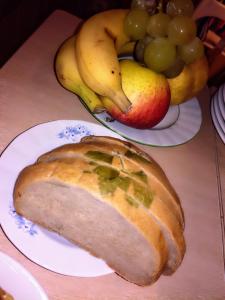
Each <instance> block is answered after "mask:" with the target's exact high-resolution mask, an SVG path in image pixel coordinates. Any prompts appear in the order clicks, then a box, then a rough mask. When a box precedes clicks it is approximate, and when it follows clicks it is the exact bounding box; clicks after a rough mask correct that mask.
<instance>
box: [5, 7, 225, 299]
mask: <svg viewBox="0 0 225 300" xmlns="http://www.w3.org/2000/svg"><path fill="white" fill-rule="evenodd" d="M80 21H81V20H80V19H78V18H76V17H75V16H73V15H70V14H69V13H67V12H64V11H60V10H58V11H55V12H54V13H53V14H52V15H51V16H50V17H49V18H48V19H47V20H46V21H45V22H44V23H43V24H42V25H41V26H40V28H39V29H38V30H37V31H36V32H34V34H33V35H32V36H31V37H30V38H29V39H28V40H27V41H26V42H25V43H24V44H23V45H22V47H21V48H20V49H19V50H18V51H17V52H16V53H15V54H14V55H13V56H12V57H11V58H10V60H9V61H8V62H7V63H6V64H5V65H4V66H3V68H2V69H1V70H0V151H3V150H4V149H5V147H6V146H7V145H8V143H9V142H10V141H11V140H12V139H13V138H14V137H15V136H17V135H18V134H19V133H21V132H22V131H24V130H26V129H27V128H30V127H32V126H34V125H36V124H40V123H42V122H47V121H52V120H58V119H78V120H85V121H90V122H94V123H97V121H96V119H95V118H94V117H93V116H92V115H91V114H90V113H89V112H88V111H87V110H86V109H85V108H84V107H83V105H82V104H81V103H80V101H79V100H78V98H77V97H76V96H75V95H74V94H72V93H70V92H68V91H66V90H65V89H63V88H62V87H61V86H60V85H59V83H58V82H57V80H56V77H55V74H54V70H53V63H54V55H55V52H56V50H57V49H58V47H59V45H60V44H61V43H62V42H63V41H64V40H65V39H66V38H67V37H68V36H70V35H71V34H72V33H73V32H74V30H75V28H76V27H77V26H78V24H79V23H80ZM198 100H199V102H200V105H201V108H202V112H203V122H202V126H201V129H200V132H199V133H198V134H197V135H196V136H195V137H194V138H193V139H192V140H191V141H189V142H188V143H186V144H183V145H180V146H176V147H168V148H167V147H166V148H160V147H149V146H143V145H139V147H141V148H142V149H144V150H145V151H146V152H148V153H149V154H150V155H152V156H153V158H154V159H156V161H158V163H159V164H160V165H161V166H162V168H163V169H164V171H165V172H166V174H167V176H168V177H169V179H170V181H171V183H172V184H173V185H174V187H175V189H176V191H177V193H178V194H179V196H180V198H181V203H182V206H183V209H184V213H185V217H186V229H185V238H186V242H187V252H186V255H185V257H184V261H183V263H182V265H181V266H180V268H179V269H178V270H177V272H176V273H175V274H174V275H172V276H170V277H166V276H162V277H161V278H160V279H159V280H158V281H157V282H156V283H155V284H154V285H152V286H150V287H139V286H136V285H134V284H131V283H129V282H126V281H125V280H123V279H121V278H120V277H119V276H117V275H116V274H114V273H113V274H109V275H106V276H101V277H96V278H77V277H72V276H63V275H60V274H56V273H53V272H51V271H49V270H46V269H44V268H42V267H40V266H38V265H37V264H35V263H33V262H31V261H30V260H29V259H27V258H26V257H25V256H24V255H23V254H22V253H20V252H19V251H18V250H17V249H16V248H15V247H14V245H13V244H12V243H11V242H10V241H9V240H8V239H7V237H6V236H5V234H4V233H3V231H2V230H1V229H0V250H1V251H3V252H5V253H6V254H8V255H10V256H11V257H13V258H14V259H16V260H17V261H18V262H20V263H21V264H22V265H23V266H24V267H25V268H26V269H27V270H28V271H29V272H30V273H31V274H32V275H33V276H34V277H35V278H36V279H37V280H38V281H39V283H40V284H41V286H42V287H43V288H44V290H45V291H46V293H47V295H48V296H49V299H50V300H93V299H98V300H106V299H107V300H116V299H120V300H139V299H140V300H145V299H146V300H147V299H148V300H155V299H158V300H172V299H176V300H179V299H182V300H185V299H187V300H192V299H193V300H194V299H204V300H207V299H208V300H212V299H217V300H219V299H224V298H225V282H224V275H225V273H224V240H223V239H224V232H225V227H224V222H223V220H224V219H223V218H224V215H223V214H224V211H223V207H224V208H225V172H224V170H225V148H224V144H223V143H222V141H221V140H220V138H219V136H218V135H217V133H216V131H215V129H214V127H213V124H212V121H211V116H210V110H209V103H210V92H209V89H208V88H207V87H206V88H205V89H203V91H202V92H201V93H200V94H199V95H198ZM0 197H1V195H0ZM0 200H1V201H3V199H0ZM0 272H1V270H0ZM25 300H26V299H25Z"/></svg>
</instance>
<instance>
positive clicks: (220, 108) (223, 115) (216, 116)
mask: <svg viewBox="0 0 225 300" xmlns="http://www.w3.org/2000/svg"><path fill="white" fill-rule="evenodd" d="M211 115H212V120H213V124H214V126H215V128H216V130H217V132H218V134H219V136H220V137H221V139H222V141H223V142H224V144H225V84H223V85H221V86H220V87H219V89H218V90H217V92H216V93H215V94H214V96H213V97H212V101H211Z"/></svg>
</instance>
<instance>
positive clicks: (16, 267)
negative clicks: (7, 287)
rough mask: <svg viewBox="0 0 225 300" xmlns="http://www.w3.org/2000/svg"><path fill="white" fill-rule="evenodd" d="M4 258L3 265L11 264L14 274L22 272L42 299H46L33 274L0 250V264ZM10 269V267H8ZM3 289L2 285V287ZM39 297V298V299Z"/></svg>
mask: <svg viewBox="0 0 225 300" xmlns="http://www.w3.org/2000/svg"><path fill="white" fill-rule="evenodd" d="M2 260H4V262H6V263H5V265H8V266H9V265H13V272H14V273H16V274H22V276H23V277H24V278H26V279H27V280H29V282H31V284H32V286H33V287H34V288H35V289H36V291H37V292H38V294H39V295H40V296H41V299H42V300H48V299H49V298H48V296H47V294H46V292H45V290H44V288H43V287H42V286H41V285H40V283H39V282H38V281H37V279H36V278H35V277H34V275H33V274H31V272H30V271H28V270H27V269H26V268H25V267H24V266H23V265H22V264H21V263H20V262H18V261H16V260H15V259H14V258H13V257H12V256H10V255H8V254H6V253H5V252H3V251H2V250H0V264H1V261H2ZM9 269H10V270H11V268H9ZM3 289H4V287H3ZM41 299H40V300H41Z"/></svg>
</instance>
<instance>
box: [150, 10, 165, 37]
mask: <svg viewBox="0 0 225 300" xmlns="http://www.w3.org/2000/svg"><path fill="white" fill-rule="evenodd" d="M169 22H170V17H169V16H168V15H166V14H164V13H161V12H159V13H158V14H155V15H153V16H150V17H149V18H148V22H147V27H146V32H147V33H148V34H149V35H150V36H152V37H160V36H166V35H167V28H168V25H169Z"/></svg>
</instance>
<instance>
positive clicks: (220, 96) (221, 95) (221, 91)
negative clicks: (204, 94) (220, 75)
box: [218, 85, 225, 120]
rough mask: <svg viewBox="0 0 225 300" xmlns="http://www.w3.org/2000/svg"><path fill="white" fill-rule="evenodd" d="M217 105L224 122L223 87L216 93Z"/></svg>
mask: <svg viewBox="0 0 225 300" xmlns="http://www.w3.org/2000/svg"><path fill="white" fill-rule="evenodd" d="M223 94H224V96H223ZM218 104H219V109H220V112H221V115H222V117H223V119H224V120H225V85H223V86H221V87H220V89H219V91H218Z"/></svg>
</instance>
